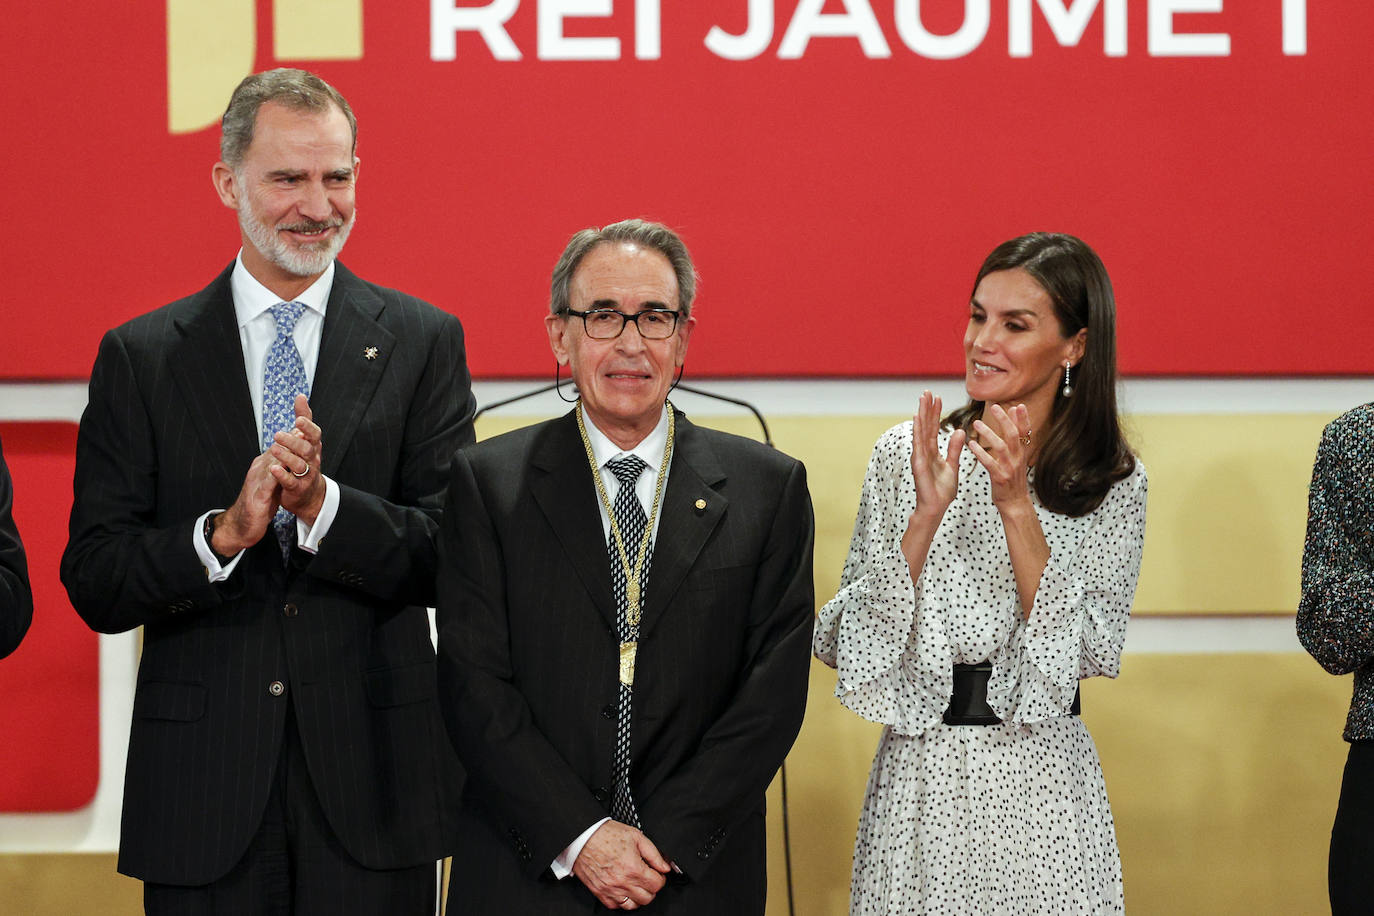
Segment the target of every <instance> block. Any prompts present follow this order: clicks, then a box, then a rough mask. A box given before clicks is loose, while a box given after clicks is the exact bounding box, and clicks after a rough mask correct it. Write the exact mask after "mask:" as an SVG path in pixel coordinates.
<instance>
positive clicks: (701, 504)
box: [696, 499, 706, 515]
mask: <svg viewBox="0 0 1374 916" xmlns="http://www.w3.org/2000/svg"><path fill="white" fill-rule="evenodd" d="M696 509H697V515H700V514H701V513H703V512H705V511H706V500H704V499H698V500H697V501H696Z"/></svg>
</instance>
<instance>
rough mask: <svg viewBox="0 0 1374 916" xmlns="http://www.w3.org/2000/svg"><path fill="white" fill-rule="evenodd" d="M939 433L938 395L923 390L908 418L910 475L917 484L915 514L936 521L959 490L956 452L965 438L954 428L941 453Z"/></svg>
mask: <svg viewBox="0 0 1374 916" xmlns="http://www.w3.org/2000/svg"><path fill="white" fill-rule="evenodd" d="M939 435H940V399H939V398H937V397H936V396H935V395H933V394H931V393H930V392H929V391H923V392H921V401H920V404H919V405H918V406H917V408H916V415H915V416H914V417H912V418H911V478H912V480H913V481H914V482H915V484H916V514H917V515H921V516H924V517H926V518H929V519H933V520H935V521H936V522H938V521H939V520H940V519H941V518H943V517H944V515H945V510H946V509H948V508H949V504H950V503H951V502H953V501H954V495H955V494H956V493H958V492H959V452H960V450H961V449H963V447H964V440H965V439H966V438H967V436H966V435H965V433H964V431H963V430H962V429H956V430H955V431H954V432H953V433H951V434H950V437H949V445H948V447H947V448H946V449H945V454H943V455H941V454H940V444H939Z"/></svg>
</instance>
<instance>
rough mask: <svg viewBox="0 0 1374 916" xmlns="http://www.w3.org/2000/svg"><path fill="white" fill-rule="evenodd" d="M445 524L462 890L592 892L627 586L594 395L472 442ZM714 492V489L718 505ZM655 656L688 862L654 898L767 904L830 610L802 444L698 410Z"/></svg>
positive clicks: (644, 768)
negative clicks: (780, 792)
mask: <svg viewBox="0 0 1374 916" xmlns="http://www.w3.org/2000/svg"><path fill="white" fill-rule="evenodd" d="M448 500H449V503H448V504H449V505H454V506H462V507H463V511H461V512H456V511H455V512H449V513H446V515H445V517H444V521H443V525H442V533H441V536H440V542H441V548H440V571H439V618H440V652H439V656H440V658H439V684H440V696H441V702H442V705H443V708H444V715H445V718H446V721H447V722H448V727H449V734H450V735H451V736H452V737H453V740H454V743H455V745H456V746H457V747H458V750H459V756H460V757H461V758H462V760H463V763H464V765H465V766H466V767H467V769H468V787H467V792H466V795H465V799H464V809H463V824H464V827H463V830H462V831H461V837H460V846H459V851H458V852H457V853H456V854H455V856H454V860H453V872H452V878H451V882H450V885H449V887H450V890H449V901H450V904H451V905H456V906H458V907H459V909H458V912H461V913H464V914H468V913H476V914H486V913H490V914H497V913H502V914H504V913H540V914H559V913H588V912H590V911H591V910H592V909H593V907H594V905H595V900H594V898H593V897H592V896H591V895H590V893H588V892H587V891H586V890H585V889H584V888H583V887H582V884H581V882H579V881H578V879H577V878H576V877H569V878H567V879H565V880H564V881H562V882H555V881H553V879H552V876H551V874H550V873H549V871H548V865H549V863H550V862H552V861H553V859H554V857H555V856H557V855H558V853H559V852H560V851H561V850H562V849H563V847H564V846H566V845H567V844H568V843H570V842H571V841H572V840H573V838H574V837H576V836H577V835H578V834H579V833H581V832H582V831H583V830H584V829H586V828H587V827H588V826H589V825H591V824H592V823H594V822H595V821H597V820H599V819H600V818H602V817H603V816H606V815H608V814H609V804H610V801H609V796H608V787H609V786H610V784H611V755H612V750H613V746H614V742H615V727H616V723H615V703H616V692H617V687H616V684H617V676H616V675H617V670H618V668H617V656H618V648H619V643H618V642H617V639H616V635H615V626H614V622H615V605H614V602H613V599H612V593H611V576H610V564H609V560H608V558H607V553H606V542H605V540H604V537H603V534H602V529H601V521H600V515H599V514H598V512H597V504H596V503H597V494H596V490H595V488H594V486H593V482H592V479H591V471H590V469H589V468H588V465H587V459H586V456H585V453H584V451H583V446H582V442H581V439H580V438H579V436H578V431H577V424H576V420H575V418H574V417H573V415H571V414H569V415H568V416H565V417H562V418H561V419H558V420H553V421H550V422H548V423H543V424H540V425H538V426H533V427H529V428H526V429H522V430H518V431H516V432H513V433H509V434H507V435H504V436H499V437H497V438H494V439H491V440H488V441H485V442H482V443H479V444H478V445H476V446H473V447H472V448H469V449H465V450H464V451H463V452H461V453H459V455H458V456H457V458H456V459H455V461H454V466H453V479H452V483H451V485H450V487H449V493H448ZM697 500H703V501H704V507H702V508H698V507H697V505H696V503H697ZM661 513H662V515H661V522H660V525H659V531H658V537H657V539H656V540H655V543H654V557H653V565H652V569H651V570H650V573H649V580H648V585H647V590H646V593H645V594H646V606H645V610H644V618H643V624H642V628H641V635H640V648H639V659H638V665H637V671H636V675H635V698H634V721H633V726H632V735H633V746H634V751H633V765H632V767H633V769H632V774H631V784H632V786H633V789H634V792H635V798H636V801H637V804H638V808H639V812H640V815H641V819H642V821H643V824H644V831H645V833H646V834H647V835H648V836H649V838H650V839H652V840H653V841H654V843H655V844H657V845H658V847H659V849H660V850H661V851H662V852H663V854H664V855H666V856H667V857H669V858H670V859H671V860H673V861H675V862H676V863H677V864H678V866H679V867H680V868H681V869H682V870H683V872H684V873H685V874H684V875H683V876H681V877H678V878H676V879H675V880H674V881H673V883H672V884H670V886H669V887H667V888H665V889H664V891H663V893H662V894H660V895H659V898H658V899H657V900H656V901H655V902H654V903H653V904H651V905H650V907H649V908H648V909H649V911H650V912H671V913H702V914H724V913H732V914H733V913H762V912H763V904H764V893H765V889H766V882H765V874H764V868H765V855H764V853H765V850H764V812H763V806H764V790H765V789H766V788H767V786H768V783H769V781H770V780H771V779H772V777H773V775H774V773H775V772H776V771H777V768H778V766H779V765H780V764H781V763H782V760H783V757H784V756H785V755H786V754H787V751H788V749H789V748H790V747H791V745H792V741H793V739H794V738H795V737H796V734H797V730H798V728H799V727H800V725H801V719H802V712H803V710H804V708H805V705H806V687H807V670H808V666H809V661H810V659H809V656H808V653H809V645H810V643H809V640H810V639H811V625H812V619H813V613H814V606H813V585H812V574H811V550H812V533H813V531H812V517H811V501H810V497H809V496H808V494H807V490H806V473H805V469H804V468H803V467H802V465H801V463H800V462H798V461H796V460H794V459H792V458H789V457H787V456H786V455H783V454H782V453H780V452H776V451H774V450H772V449H769V448H766V447H764V446H762V445H760V444H758V443H756V442H753V441H750V440H748V439H742V438H739V437H738V436H731V435H727V434H725V433H720V432H716V431H714V430H708V429H701V428H698V427H695V426H693V425H692V424H691V423H689V422H688V421H687V419H686V418H685V417H683V416H681V415H680V414H679V415H678V419H677V443H676V446H675V449H674V452H673V464H672V469H671V474H670V476H669V478H668V487H667V491H666V492H665V494H664V497H663V506H662V509H661Z"/></svg>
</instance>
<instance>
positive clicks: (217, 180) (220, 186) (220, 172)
mask: <svg viewBox="0 0 1374 916" xmlns="http://www.w3.org/2000/svg"><path fill="white" fill-rule="evenodd" d="M210 180H211V181H212V182H213V183H214V185H215V193H216V194H218V195H219V199H220V201H221V202H222V203H223V204H224V205H225V206H226V207H228V208H229V209H230V210H237V209H238V208H239V194H240V191H241V190H242V189H241V188H239V183H238V178H237V176H235V175H234V170H233V169H231V168H229V166H227V165H225V164H224V163H223V162H216V163H215V165H214V168H212V169H210Z"/></svg>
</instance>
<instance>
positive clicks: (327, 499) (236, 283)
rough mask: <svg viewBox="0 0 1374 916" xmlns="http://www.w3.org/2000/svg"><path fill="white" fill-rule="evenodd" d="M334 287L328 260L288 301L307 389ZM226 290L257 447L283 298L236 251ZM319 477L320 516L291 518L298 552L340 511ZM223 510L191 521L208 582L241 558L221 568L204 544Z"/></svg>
mask: <svg viewBox="0 0 1374 916" xmlns="http://www.w3.org/2000/svg"><path fill="white" fill-rule="evenodd" d="M333 288H334V264H333V262H332V261H331V262H330V264H329V267H328V268H326V269H325V272H324V273H323V274H321V275H320V277H319V279H318V280H316V281H315V282H314V283H312V284H311V285H310V287H309V288H308V289H307V290H306V291H305V292H303V293H301V294H300V295H299V296H297V297H296V298H295V299H293V300H292V301H293V302H299V303H301V304H302V305H304V306H305V309H304V310H303V311H302V312H301V317H300V320H298V321H297V322H296V329H295V333H294V335H293V336H294V337H295V341H296V349H297V350H298V351H299V352H300V354H301V362H302V363H303V364H304V365H305V377H306V378H307V379H309V380H310V384H311V387H312V389H313V387H314V384H315V366H316V364H317V363H318V362H319V358H320V335H321V334H322V332H323V331H324V312H325V308H326V306H327V305H328V303H329V293H330V291H331V290H332V289H333ZM229 289H230V291H231V292H232V294H233V297H234V316H235V317H236V318H237V320H238V327H239V343H240V345H241V346H242V349H243V368H244V372H245V373H246V374H247V376H248V394H249V398H250V399H251V400H252V402H253V422H254V425H255V427H256V428H257V431H258V442H259V443H261V442H262V374H263V369H264V367H265V366H266V363H267V353H268V351H269V350H271V349H272V343H273V341H275V340H276V339H277V321H276V319H275V318H274V317H273V316H272V307H273V306H274V305H276V304H277V303H279V302H281V301H282V300H281V298H280V297H279V296H277V294H276V293H274V292H272V291H271V290H269V289H268V288H267V287H265V286H263V285H262V284H261V283H259V282H258V281H257V279H256V278H255V277H254V276H253V275H252V274H250V273H249V272H248V268H246V267H244V266H243V252H242V251H239V256H238V258H237V259H236V260H235V261H234V271H233V273H232V274H230V276H229ZM245 470H246V469H245ZM316 470H318V468H317V469H316ZM320 477H321V479H322V480H323V481H324V504H323V505H322V506H321V507H320V513H319V515H318V516H317V517H316V518H315V523H314V524H313V525H307V524H306V523H305V522H303V521H301V520H300V519H299V518H298V519H296V543H297V545H298V546H299V547H300V548H301V549H302V550H304V551H307V552H309V553H316V552H317V551H318V550H319V546H320V541H322V540H323V539H324V536H325V534H327V533H328V532H329V526H330V525H331V524H332V523H333V521H334V516H335V515H336V514H337V513H338V510H339V485H338V484H336V483H335V482H334V481H332V480H330V479H329V478H328V477H325V476H324V475H323V474H321V475H320ZM223 511H224V510H223V509H211V510H210V511H209V512H206V513H205V514H204V515H202V516H200V518H198V519H196V523H195V528H194V531H193V532H192V535H191V537H192V539H193V541H194V543H195V547H196V555H197V556H198V557H200V561H201V563H202V564H203V565H204V566H205V572H206V575H208V576H209V577H210V581H211V582H220V581H223V580H224V579H226V578H228V577H229V575H230V574H231V573H233V571H234V569H235V567H237V566H238V562H239V558H240V557H242V556H243V553H242V551H240V552H239V553H238V554H236V555H235V556H234V558H233V559H231V560H230V561H229V562H228V563H226V564H224V565H220V562H219V560H218V559H217V558H216V557H215V554H214V552H213V551H212V550H210V545H209V543H207V542H206V540H205V519H206V518H207V517H208V516H210V515H213V514H215V513H216V512H223Z"/></svg>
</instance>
